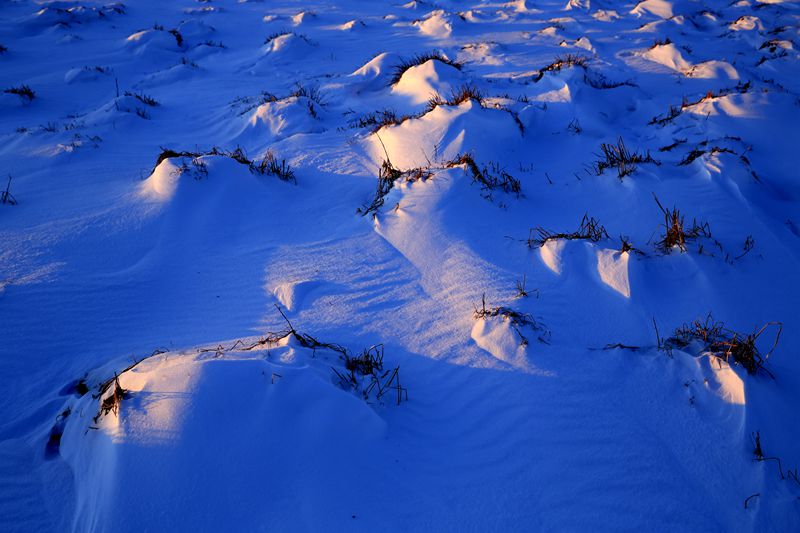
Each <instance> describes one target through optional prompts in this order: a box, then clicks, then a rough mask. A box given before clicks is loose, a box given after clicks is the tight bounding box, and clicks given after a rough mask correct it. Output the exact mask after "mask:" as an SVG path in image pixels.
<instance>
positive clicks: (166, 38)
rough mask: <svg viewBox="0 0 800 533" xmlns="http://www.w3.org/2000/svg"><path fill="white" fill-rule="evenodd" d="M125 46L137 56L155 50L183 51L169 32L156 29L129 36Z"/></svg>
mask: <svg viewBox="0 0 800 533" xmlns="http://www.w3.org/2000/svg"><path fill="white" fill-rule="evenodd" d="M125 46H126V47H127V48H128V49H129V50H131V51H132V52H133V53H135V54H137V55H142V54H145V53H148V52H149V51H154V50H158V51H170V52H179V51H180V50H181V47H180V46H179V45H178V39H177V38H176V36H175V35H173V34H171V33H169V32H168V31H164V30H155V29H149V30H142V31H138V32H136V33H133V34H131V35H129V36H128V38H127V39H125Z"/></svg>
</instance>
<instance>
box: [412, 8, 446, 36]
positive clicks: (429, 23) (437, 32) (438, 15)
mask: <svg viewBox="0 0 800 533" xmlns="http://www.w3.org/2000/svg"><path fill="white" fill-rule="evenodd" d="M453 24H454V21H453V16H452V15H450V14H449V13H447V12H445V11H444V10H441V9H440V10H437V11H432V12H431V13H429V14H428V15H427V16H426V17H425V18H424V19H422V20H420V21H417V22H414V25H415V26H416V27H417V28H419V32H420V33H421V34H423V35H427V36H428V37H434V38H437V39H446V38H448V37H450V36H451V35H452V34H453Z"/></svg>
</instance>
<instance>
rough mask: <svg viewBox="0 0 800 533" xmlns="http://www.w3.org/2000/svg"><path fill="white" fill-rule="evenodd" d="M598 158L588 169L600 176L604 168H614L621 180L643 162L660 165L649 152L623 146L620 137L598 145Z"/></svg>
mask: <svg viewBox="0 0 800 533" xmlns="http://www.w3.org/2000/svg"><path fill="white" fill-rule="evenodd" d="M597 157H598V160H597V161H595V162H594V163H592V165H591V167H590V170H591V171H592V173H594V175H595V176H600V175H602V174H603V172H605V171H606V170H612V169H613V170H616V171H617V177H618V178H619V179H620V180H622V178H624V177H625V176H628V175H630V174H633V173H634V172H635V171H636V166H637V165H640V164H643V163H653V164H655V165H660V164H661V163H659V162H658V161H656V160H655V159H653V157H652V156H651V155H650V152H649V151H647V152H645V153H644V154H641V153H639V152H637V151H636V150H634V151H631V150H629V149H628V147H627V146H625V141H623V140H622V137H619V138H618V139H617V142H616V144H614V143H602V144H601V145H600V153H599V154H597Z"/></svg>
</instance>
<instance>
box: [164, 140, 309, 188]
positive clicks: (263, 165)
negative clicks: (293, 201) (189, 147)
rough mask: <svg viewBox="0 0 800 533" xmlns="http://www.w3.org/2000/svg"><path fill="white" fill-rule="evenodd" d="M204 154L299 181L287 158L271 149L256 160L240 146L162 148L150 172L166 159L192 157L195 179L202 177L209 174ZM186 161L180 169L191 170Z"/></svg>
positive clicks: (270, 174)
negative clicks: (192, 149)
mask: <svg viewBox="0 0 800 533" xmlns="http://www.w3.org/2000/svg"><path fill="white" fill-rule="evenodd" d="M203 156H222V157H227V158H229V159H232V160H234V161H236V162H237V163H239V164H241V165H245V166H246V167H247V168H248V170H250V172H252V173H254V174H259V175H261V176H275V177H277V178H278V179H280V180H281V181H289V182H292V183H297V178H296V177H295V174H294V170H293V169H292V167H291V166H290V165H289V164H288V163H287V162H286V160H285V159H278V157H277V156H276V155H275V154H274V153H273V152H272V151H271V150H269V151H267V153H266V154H264V157H263V158H262V159H261V161H254V160H252V159H250V158H248V157H247V154H245V152H244V150H243V149H242V148H240V147H236V148H235V149H233V150H225V149H223V148H219V147H217V146H215V147H213V148H211V150H208V151H207V152H190V151H180V152H178V151H175V150H171V149H169V148H162V149H161V153H160V154H159V155H158V158H156V164H155V166H154V167H153V170H151V171H150V173H151V174H152V173H153V172H155V170H156V168H157V167H158V165H160V164H161V163H162V162H163V161H164V160H165V159H173V158H190V159H191V162H192V166H193V167H194V170H195V171H196V172H195V173H194V177H195V179H200V178H202V177H205V176H206V175H207V174H208V171H207V170H206V168H205V163H203V161H202V160H201V159H200V158H201V157H203ZM184 163H185V162H184ZM184 163H182V164H181V166H180V167H179V171H184V170H189V167H188V166H187V165H185V164H184Z"/></svg>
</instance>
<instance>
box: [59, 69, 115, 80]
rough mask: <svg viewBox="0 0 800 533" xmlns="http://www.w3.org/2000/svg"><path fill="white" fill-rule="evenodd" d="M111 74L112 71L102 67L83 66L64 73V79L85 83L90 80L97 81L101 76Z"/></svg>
mask: <svg viewBox="0 0 800 533" xmlns="http://www.w3.org/2000/svg"><path fill="white" fill-rule="evenodd" d="M110 75H111V71H110V70H107V69H103V68H100V67H94V68H92V67H83V68H72V69H69V70H68V71H67V73H66V74H64V81H65V82H66V83H84V82H89V81H97V80H98V79H100V78H101V77H104V76H105V77H107V76H110Z"/></svg>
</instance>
